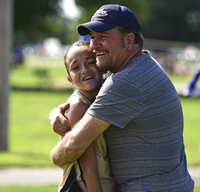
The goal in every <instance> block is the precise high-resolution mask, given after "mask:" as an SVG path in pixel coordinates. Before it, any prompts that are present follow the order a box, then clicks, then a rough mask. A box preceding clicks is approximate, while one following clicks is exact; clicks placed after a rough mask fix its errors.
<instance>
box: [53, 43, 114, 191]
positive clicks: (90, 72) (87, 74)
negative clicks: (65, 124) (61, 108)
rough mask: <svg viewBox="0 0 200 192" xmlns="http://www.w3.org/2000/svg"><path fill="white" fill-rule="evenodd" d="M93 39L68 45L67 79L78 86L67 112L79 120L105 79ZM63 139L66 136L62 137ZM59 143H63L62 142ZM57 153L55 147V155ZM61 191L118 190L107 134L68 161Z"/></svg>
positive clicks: (75, 121)
mask: <svg viewBox="0 0 200 192" xmlns="http://www.w3.org/2000/svg"><path fill="white" fill-rule="evenodd" d="M89 44H90V43H89V42H86V41H77V42H75V43H74V44H72V45H71V47H70V48H69V49H68V51H67V53H66V55H65V57H64V60H65V67H66V70H67V72H68V75H67V79H68V80H69V82H70V83H71V84H73V85H75V87H76V90H75V92H74V93H73V94H72V95H71V97H70V98H69V99H68V101H67V103H70V107H69V109H67V110H66V111H65V116H66V117H67V118H68V120H69V122H70V124H71V125H72V127H73V125H74V124H76V123H77V122H78V121H79V120H80V119H81V118H82V116H83V115H84V114H85V112H86V111H87V109H88V107H89V106H90V105H91V103H92V102H93V101H94V100H95V97H96V95H97V93H98V92H99V89H100V88H101V85H102V83H103V73H102V72H101V71H99V70H98V69H97V68H96V58H95V56H94V55H93V53H92V52H91V50H90V47H89ZM61 139H62V138H61ZM58 145H59V143H58ZM55 148H56V147H55ZM54 155H55V153H54V149H53V150H52V152H51V158H52V157H53V156H54ZM58 166H62V168H63V179H62V181H61V183H60V187H59V192H66V191H69V192H70V191H76V192H94V191H95V192H115V191H116V183H115V181H114V178H113V177H112V174H111V169H110V165H109V161H108V157H107V149H106V142H105V138H104V135H103V134H102V135H100V136H99V137H98V138H97V139H96V140H95V141H94V142H93V143H92V144H91V145H90V146H89V147H88V149H87V150H86V151H85V153H84V154H83V155H82V156H81V157H80V159H78V160H76V161H75V162H70V163H66V164H64V165H58Z"/></svg>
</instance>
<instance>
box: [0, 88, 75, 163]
mask: <svg viewBox="0 0 200 192" xmlns="http://www.w3.org/2000/svg"><path fill="white" fill-rule="evenodd" d="M70 94H71V92H40V91H39V92H38V91H36V92H35V91H12V92H11V95H10V113H9V114H10V117H9V119H10V121H9V122H10V123H9V125H10V126H9V151H7V152H1V153H0V167H10V166H53V165H52V164H51V162H50V160H49V153H50V150H51V149H52V148H53V146H55V145H56V143H57V142H58V140H59V137H58V136H57V135H56V134H55V133H54V132H53V131H52V128H51V126H50V123H49V120H48V115H49V113H50V111H51V110H52V109H53V108H55V107H57V106H58V105H59V104H60V103H64V102H65V101H66V100H67V98H68V97H69V96H70Z"/></svg>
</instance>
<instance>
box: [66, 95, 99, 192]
mask: <svg viewBox="0 0 200 192" xmlns="http://www.w3.org/2000/svg"><path fill="white" fill-rule="evenodd" d="M87 109H88V105H87V104H86V103H83V101H82V100H81V99H79V101H78V102H77V103H75V104H70V108H69V109H68V110H67V111H66V112H65V116H66V117H67V118H68V119H69V122H70V124H71V125H73V126H74V125H75V124H76V123H77V122H78V121H79V120H80V119H81V118H82V117H83V115H84V114H85V112H86V111H87ZM83 139H84V138H83ZM80 162H81V168H82V170H83V176H84V179H85V182H86V185H87V190H88V192H94V191H95V192H102V189H101V184H100V179H99V173H98V165H97V158H96V151H95V145H94V142H93V143H92V144H91V145H90V146H89V147H88V148H87V149H86V151H85V152H84V153H83V155H82V156H81V157H80Z"/></svg>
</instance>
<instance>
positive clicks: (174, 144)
mask: <svg viewBox="0 0 200 192" xmlns="http://www.w3.org/2000/svg"><path fill="white" fill-rule="evenodd" d="M77 30H78V33H79V34H80V35H88V34H89V35H90V38H91V44H90V47H91V49H92V50H93V52H94V53H95V54H96V61H97V66H98V67H99V69H101V70H102V71H107V70H109V71H110V72H112V74H111V75H110V77H108V78H107V80H106V81H105V82H104V84H103V86H102V88H101V89H100V92H99V93H98V95H97V97H96V100H95V101H94V103H93V104H92V105H91V106H90V108H89V109H88V110H87V112H86V114H85V115H84V116H83V118H82V119H81V120H80V121H79V122H78V123H77V124H76V125H75V126H74V127H73V129H72V131H68V132H67V133H66V135H65V137H64V139H63V140H62V141H61V142H60V143H58V145H57V146H56V147H55V148H54V154H53V155H52V157H51V158H52V161H53V162H54V163H55V164H56V165H62V164H64V163H66V162H69V161H73V160H75V159H77V158H79V157H80V156H81V155H82V154H83V153H84V151H85V150H86V148H87V147H88V146H89V145H90V144H91V143H92V142H93V141H94V140H95V139H96V138H97V137H98V136H99V135H100V134H101V133H103V132H104V131H105V135H106V141H107V145H108V154H109V159H110V163H111V169H112V172H113V176H114V178H115V179H116V182H117V183H119V185H120V189H121V191H122V192H124V191H125V192H127V191H128V192H129V191H131V192H132V191H153V192H156V191H162V192H163V191H181V192H183V191H187V192H189V191H193V188H194V182H193V180H192V179H191V177H190V175H189V173H188V171H187V163H186V156H185V150H184V144H183V114H182V108H181V103H180V100H179V97H178V95H177V92H176V90H175V88H174V86H173V85H172V83H171V81H170V80H169V78H168V77H167V75H166V74H165V72H164V71H163V69H162V68H161V67H160V66H159V64H158V63H157V62H156V61H155V60H154V59H153V58H152V57H151V56H150V54H149V53H147V52H142V46H143V38H142V35H141V33H140V24H139V23H138V21H137V19H136V17H135V15H134V14H133V12H132V11H131V10H130V9H128V8H127V7H124V6H120V5H104V6H102V7H101V8H100V9H99V10H98V11H97V12H96V13H95V14H94V16H93V17H92V19H91V21H90V22H88V23H84V24H82V25H79V26H78V27H77ZM64 108H65V106H64V105H61V106H60V107H59V108H58V109H55V110H53V111H52V113H51V114H50V121H51V123H52V126H53V128H54V130H56V132H59V133H60V134H63V130H64V129H63V127H64V126H63V125H62V124H61V123H59V122H63V123H64V124H67V121H66V120H64V118H63V117H62V115H61V114H59V112H61V113H63V111H64ZM55 118H56V119H55Z"/></svg>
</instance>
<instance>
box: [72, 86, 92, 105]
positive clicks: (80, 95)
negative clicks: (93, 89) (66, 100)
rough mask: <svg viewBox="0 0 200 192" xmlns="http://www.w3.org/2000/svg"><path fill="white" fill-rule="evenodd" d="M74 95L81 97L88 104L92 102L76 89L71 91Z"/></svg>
mask: <svg viewBox="0 0 200 192" xmlns="http://www.w3.org/2000/svg"><path fill="white" fill-rule="evenodd" d="M73 95H74V96H78V97H81V98H82V99H83V100H84V101H85V102H86V103H87V104H88V106H90V105H91V104H92V103H91V102H90V101H89V100H88V99H87V98H86V97H85V96H84V95H83V94H82V93H80V92H79V91H78V90H77V89H76V90H75V91H74V93H73Z"/></svg>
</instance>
